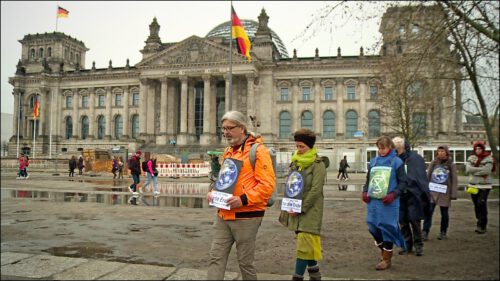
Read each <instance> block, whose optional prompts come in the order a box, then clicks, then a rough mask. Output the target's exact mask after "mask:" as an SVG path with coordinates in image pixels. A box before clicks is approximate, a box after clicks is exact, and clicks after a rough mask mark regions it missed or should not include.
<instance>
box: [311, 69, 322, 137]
mask: <svg viewBox="0 0 500 281" xmlns="http://www.w3.org/2000/svg"><path fill="white" fill-rule="evenodd" d="M313 82H314V91H313V98H314V121H313V122H314V123H313V125H314V132H315V133H316V134H319V135H320V136H322V135H323V128H322V126H321V120H322V119H323V112H322V111H321V107H320V104H321V79H320V78H314V79H313Z"/></svg>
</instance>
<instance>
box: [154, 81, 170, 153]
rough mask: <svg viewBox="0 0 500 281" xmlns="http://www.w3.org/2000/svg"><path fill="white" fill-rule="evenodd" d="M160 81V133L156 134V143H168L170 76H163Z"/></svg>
mask: <svg viewBox="0 0 500 281" xmlns="http://www.w3.org/2000/svg"><path fill="white" fill-rule="evenodd" d="M160 82H161V95H160V133H159V134H158V135H157V136H156V144H167V112H168V78H167V77H162V78H161V79H160Z"/></svg>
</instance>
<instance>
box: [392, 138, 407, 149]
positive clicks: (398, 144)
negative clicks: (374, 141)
mask: <svg viewBox="0 0 500 281" xmlns="http://www.w3.org/2000/svg"><path fill="white" fill-rule="evenodd" d="M392 142H393V143H394V146H395V147H396V148H398V147H401V148H405V139H404V138H402V137H394V138H393V139H392Z"/></svg>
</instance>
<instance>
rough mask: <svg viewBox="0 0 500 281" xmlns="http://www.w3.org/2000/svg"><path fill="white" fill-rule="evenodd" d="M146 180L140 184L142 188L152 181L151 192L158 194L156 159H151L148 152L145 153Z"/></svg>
mask: <svg viewBox="0 0 500 281" xmlns="http://www.w3.org/2000/svg"><path fill="white" fill-rule="evenodd" d="M145 161H146V168H147V169H146V176H147V178H146V182H145V183H144V185H143V186H142V190H146V186H148V185H149V184H151V183H153V194H154V195H158V194H160V192H159V191H158V179H157V176H158V171H157V170H156V159H151V158H150V157H149V154H148V153H146V159H145Z"/></svg>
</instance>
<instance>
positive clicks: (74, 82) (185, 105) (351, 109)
mask: <svg viewBox="0 0 500 281" xmlns="http://www.w3.org/2000/svg"><path fill="white" fill-rule="evenodd" d="M389 16H390V15H386V16H385V17H386V18H387V17H389ZM258 19H259V23H258V28H257V31H256V32H255V34H252V36H251V39H252V41H253V42H252V49H251V55H252V61H251V62H249V61H247V60H246V58H245V57H244V56H241V55H240V54H238V53H237V51H236V48H235V47H234V46H233V52H232V66H231V68H232V77H229V75H228V70H229V58H228V57H229V44H228V41H227V40H225V38H223V37H208V36H207V37H204V38H202V37H198V36H191V37H188V38H186V39H185V40H182V41H180V42H173V43H162V42H161V39H160V37H159V35H158V32H159V29H160V25H159V24H158V22H157V20H156V18H154V19H153V22H152V23H151V25H150V34H149V36H148V38H147V40H146V41H145V42H146V44H145V46H144V48H143V50H141V53H142V54H143V59H142V60H141V61H140V62H139V63H137V64H136V65H134V66H130V65H129V63H128V60H127V64H126V66H125V67H113V66H112V62H111V61H110V62H109V66H108V68H104V69H96V68H95V63H93V66H92V68H91V69H84V67H83V66H85V52H86V51H87V50H88V49H87V48H86V47H85V45H84V43H83V42H81V41H78V40H76V39H74V38H71V37H70V36H67V35H65V34H63V33H58V32H54V33H46V34H36V35H26V36H25V37H24V38H23V39H22V40H20V42H21V44H22V46H23V47H22V48H23V51H22V58H21V60H20V61H19V64H18V67H17V72H16V75H15V76H14V77H11V78H10V80H9V82H10V83H11V84H12V85H13V86H14V91H13V93H12V94H13V95H14V96H15V104H14V108H15V113H14V116H17V115H18V114H19V110H20V111H21V121H20V122H21V123H20V124H19V128H20V131H19V134H20V139H21V142H22V145H26V146H28V147H31V146H32V141H33V126H34V125H33V124H34V118H33V105H34V99H35V97H38V99H39V102H40V108H41V111H40V117H39V119H38V120H37V132H36V134H37V137H36V147H35V149H36V153H37V155H45V156H47V155H49V154H58V153H60V152H76V151H77V150H82V149H85V148H102V149H110V148H111V147H114V146H117V145H118V146H123V147H126V148H128V149H129V151H131V150H134V149H137V148H139V147H144V146H149V147H152V146H166V147H168V145H169V143H170V141H171V140H176V142H177V146H179V147H186V146H193V145H194V146H198V147H200V148H207V149H209V148H217V147H222V146H224V145H225V144H224V141H223V140H221V130H220V122H219V120H220V118H221V116H222V114H223V113H224V112H225V111H227V110H229V109H232V110H239V111H242V112H243V113H245V114H246V115H247V116H248V117H251V119H252V120H253V122H251V124H252V125H253V126H252V127H251V128H250V129H251V130H254V131H257V132H258V133H260V134H261V135H263V137H264V139H265V141H266V143H267V144H268V145H269V146H273V147H275V148H276V149H277V150H278V151H287V150H290V151H291V150H292V149H293V147H294V142H293V138H292V135H291V134H292V133H293V132H294V131H295V130H297V129H298V128H300V127H303V126H309V127H310V128H312V129H313V130H314V131H315V132H316V133H317V135H318V141H317V146H318V147H319V148H320V149H321V150H323V151H326V150H328V149H333V148H335V149H338V150H340V151H341V150H342V149H352V150H355V155H356V156H355V157H356V159H365V158H363V157H364V156H362V155H363V151H364V150H363V149H365V148H366V147H367V146H370V145H373V144H374V142H375V140H376V138H377V137H378V136H380V135H382V134H386V133H389V134H390V133H391V131H390V129H389V128H387V127H385V126H383V125H380V122H378V123H377V120H376V119H373V118H372V119H370V117H369V116H372V115H374V116H378V117H377V118H379V119H383V118H385V117H384V116H381V115H380V105H379V103H378V100H377V96H378V95H379V94H380V91H381V89H382V88H383V87H382V86H383V83H384V78H381V77H380V76H379V75H378V74H377V72H376V71H375V69H376V68H377V66H378V64H379V62H380V59H381V57H382V56H383V55H387V54H381V55H371V56H366V55H364V53H363V49H362V48H361V49H360V54H359V55H358V56H342V54H341V50H340V49H339V50H338V55H337V56H333V57H322V56H320V55H319V53H320V51H319V50H317V51H316V55H315V57H299V56H297V51H296V50H294V55H293V57H292V58H288V57H287V56H284V55H283V54H281V53H280V52H279V50H278V48H277V47H276V45H275V44H274V43H273V40H274V39H275V38H274V37H272V34H271V29H270V28H269V27H268V25H267V23H268V21H269V17H268V16H267V15H266V13H265V11H264V9H263V10H262V12H261V15H260V16H259V17H258ZM387 21H388V20H386V21H385V23H387ZM389 21H390V20H389ZM381 32H382V34H383V36H384V41H385V43H386V47H385V48H384V50H383V51H384V52H388V50H389V51H390V48H389V49H388V48H387V46H389V47H390V46H391V44H390V42H391V41H390V40H392V39H390V38H392V37H391V36H392V34H393V33H395V32H397V30H394V28H392V27H390V25H388V24H385V27H382V26H381ZM272 39H273V40H272ZM49 49H50V50H49ZM230 79H231V81H232V86H231V87H230V82H229V81H230ZM448 91H451V90H450V89H449V87H448ZM230 92H231V96H230ZM449 95H452V93H451V92H450V93H449ZM457 95H458V94H457ZM229 101H231V102H230V103H231V104H229ZM441 102H442V101H441ZM459 105H460V103H459V102H457V106H458V107H457V109H456V110H457V111H456V112H455V111H454V109H451V111H450V113H452V114H451V118H449V116H450V114H448V112H442V113H443V115H439V116H434V117H432V118H427V119H426V120H427V121H426V122H427V123H428V125H427V126H426V134H427V135H428V136H429V137H430V138H436V139H437V138H439V137H438V135H439V134H444V135H445V137H446V138H449V139H450V141H452V139H454V137H455V136H456V134H455V133H456V132H459V131H460V128H461V127H460V126H461V125H460V124H461V122H460V118H459V117H460V116H461V111H460V106H459ZM438 106H441V104H438ZM447 110H449V109H447ZM440 112H441V111H440ZM353 116H354V118H353ZM249 120H250V118H249ZM373 120H375V121H373ZM457 120H459V121H458V122H457ZM17 122H18V119H17V118H14V121H13V128H14V132H13V137H12V138H11V146H10V153H11V155H15V151H16V150H15V149H16V138H17V129H16V128H17V127H18V124H17ZM371 122H375V123H371ZM374 124H376V125H377V126H378V129H377V128H375V129H376V130H373V127H374V126H375V125H374ZM370 127H371V129H372V130H370ZM360 133H361V137H360V135H359V134H360ZM50 145H52V146H50ZM365 155H366V154H365ZM337 158H338V157H337ZM332 160H333V159H332Z"/></svg>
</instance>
